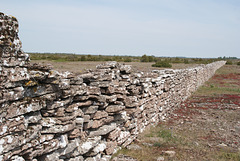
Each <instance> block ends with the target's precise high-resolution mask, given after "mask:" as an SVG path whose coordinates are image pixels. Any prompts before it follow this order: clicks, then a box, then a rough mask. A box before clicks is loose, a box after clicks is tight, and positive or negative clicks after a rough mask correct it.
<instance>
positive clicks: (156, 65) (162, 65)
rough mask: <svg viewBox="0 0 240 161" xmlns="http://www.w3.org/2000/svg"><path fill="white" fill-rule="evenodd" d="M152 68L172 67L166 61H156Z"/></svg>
mask: <svg viewBox="0 0 240 161" xmlns="http://www.w3.org/2000/svg"><path fill="white" fill-rule="evenodd" d="M152 67H165V68H171V67H172V65H171V64H170V63H169V62H167V61H158V62H156V63H155V64H153V65H152Z"/></svg>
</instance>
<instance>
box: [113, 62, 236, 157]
mask: <svg viewBox="0 0 240 161" xmlns="http://www.w3.org/2000/svg"><path fill="white" fill-rule="evenodd" d="M123 154H124V155H123ZM117 155H118V160H119V158H124V156H130V157H132V158H135V159H137V160H163V159H164V160H234V161H239V160H240V66H234V65H232V66H229V65H225V66H223V67H222V68H220V69H219V70H217V72H216V74H215V75H214V76H213V77H212V78H211V79H210V80H209V81H208V82H206V83H205V84H204V85H203V86H202V87H200V88H199V89H198V90H197V91H196V92H195V93H194V94H193V95H192V96H191V98H189V99H188V100H186V101H185V102H183V103H182V105H181V106H180V107H179V108H178V109H176V110H174V112H173V113H172V114H171V116H170V117H169V119H168V120H166V121H165V122H163V123H160V124H159V125H158V126H157V127H150V128H149V129H148V130H146V131H145V133H144V134H142V135H141V136H140V137H139V138H138V139H137V140H136V141H135V143H134V144H132V145H130V146H129V147H128V149H123V150H121V151H120V152H118V154H117ZM116 158H117V157H116ZM116 158H115V159H114V160H117V159H116ZM125 158H126V157H125Z"/></svg>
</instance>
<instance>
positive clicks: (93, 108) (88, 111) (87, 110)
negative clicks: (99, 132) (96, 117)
mask: <svg viewBox="0 0 240 161" xmlns="http://www.w3.org/2000/svg"><path fill="white" fill-rule="evenodd" d="M82 110H83V112H84V114H87V115H89V114H94V113H96V112H97V110H98V106H89V107H86V108H83V109H82Z"/></svg>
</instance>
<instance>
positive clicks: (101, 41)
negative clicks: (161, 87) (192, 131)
mask: <svg viewBox="0 0 240 161" xmlns="http://www.w3.org/2000/svg"><path fill="white" fill-rule="evenodd" d="M0 12H4V13H6V14H9V15H13V16H15V17H17V19H18V20H19V23H20V33H19V35H20V39H21V40H22V43H23V50H24V51H26V52H64V53H76V54H101V55H134V56H141V55H143V54H147V55H155V56H186V57H218V56H235V57H240V1H239V0H201V1H200V0H39V1H37V0H0Z"/></svg>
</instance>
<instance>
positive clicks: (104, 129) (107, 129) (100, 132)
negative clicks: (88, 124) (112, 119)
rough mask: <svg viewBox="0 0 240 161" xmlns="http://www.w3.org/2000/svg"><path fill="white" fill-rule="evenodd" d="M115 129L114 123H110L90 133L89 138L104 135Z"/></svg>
mask: <svg viewBox="0 0 240 161" xmlns="http://www.w3.org/2000/svg"><path fill="white" fill-rule="evenodd" d="M116 127H117V126H116V124H115V123H111V124H110V125H104V126H102V127H100V128H99V129H98V130H96V131H91V132H90V134H89V136H90V137H92V136H101V135H106V134H108V133H110V132H111V131H113V130H114V129H115V128H116Z"/></svg>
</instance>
